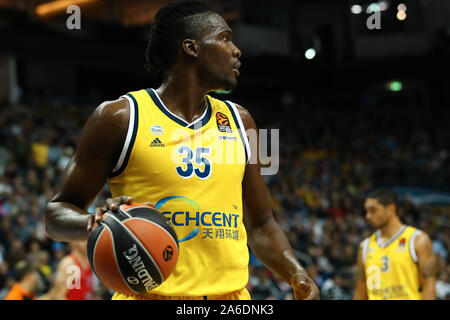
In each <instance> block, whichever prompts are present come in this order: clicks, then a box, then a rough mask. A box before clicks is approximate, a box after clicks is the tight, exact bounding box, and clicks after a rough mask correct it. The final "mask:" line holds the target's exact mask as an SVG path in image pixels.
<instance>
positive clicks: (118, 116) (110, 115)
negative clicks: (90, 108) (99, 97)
mask: <svg viewBox="0 0 450 320" xmlns="http://www.w3.org/2000/svg"><path fill="white" fill-rule="evenodd" d="M94 115H95V116H97V117H99V119H102V120H104V121H113V122H127V123H128V119H129V117H130V103H129V102H128V100H127V99H125V98H123V97H120V98H118V99H116V100H111V101H104V102H102V103H101V104H100V105H99V106H98V107H97V108H96V109H95V110H94Z"/></svg>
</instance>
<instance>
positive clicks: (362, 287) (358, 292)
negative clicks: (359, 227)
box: [353, 243, 368, 300]
mask: <svg viewBox="0 0 450 320" xmlns="http://www.w3.org/2000/svg"><path fill="white" fill-rule="evenodd" d="M362 253H363V244H362V243H361V244H360V245H359V251H358V261H357V264H358V278H357V279H356V287H355V292H354V294H353V299H354V300H367V299H368V296H367V284H366V273H365V271H364V262H363V256H362V255H363V254H362Z"/></svg>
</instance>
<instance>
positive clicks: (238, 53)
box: [233, 44, 242, 59]
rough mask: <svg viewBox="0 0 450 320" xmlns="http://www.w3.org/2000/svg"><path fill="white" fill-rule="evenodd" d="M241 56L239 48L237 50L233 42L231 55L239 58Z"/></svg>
mask: <svg viewBox="0 0 450 320" xmlns="http://www.w3.org/2000/svg"><path fill="white" fill-rule="evenodd" d="M241 56H242V52H241V50H239V48H238V47H236V46H235V45H234V44H233V57H234V58H238V59H239V58H240V57H241Z"/></svg>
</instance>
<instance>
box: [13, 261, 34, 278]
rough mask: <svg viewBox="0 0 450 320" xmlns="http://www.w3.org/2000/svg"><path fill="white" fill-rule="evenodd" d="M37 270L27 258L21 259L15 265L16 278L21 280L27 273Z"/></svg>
mask: <svg viewBox="0 0 450 320" xmlns="http://www.w3.org/2000/svg"><path fill="white" fill-rule="evenodd" d="M35 270H36V269H35V267H34V266H33V265H32V264H31V263H29V262H28V261H26V260H20V261H18V262H17V263H16V264H15V265H14V269H13V272H14V280H15V281H17V282H20V281H22V280H23V278H25V276H26V275H27V274H29V273H31V272H33V271H35Z"/></svg>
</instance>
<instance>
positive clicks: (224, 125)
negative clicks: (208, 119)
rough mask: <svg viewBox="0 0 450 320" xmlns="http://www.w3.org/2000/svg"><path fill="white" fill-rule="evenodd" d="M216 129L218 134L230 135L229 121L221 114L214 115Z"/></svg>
mask: <svg viewBox="0 0 450 320" xmlns="http://www.w3.org/2000/svg"><path fill="white" fill-rule="evenodd" d="M216 121H217V128H218V129H219V131H220V132H227V133H231V127H230V120H228V117H227V116H226V115H225V114H223V113H222V112H217V113H216Z"/></svg>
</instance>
